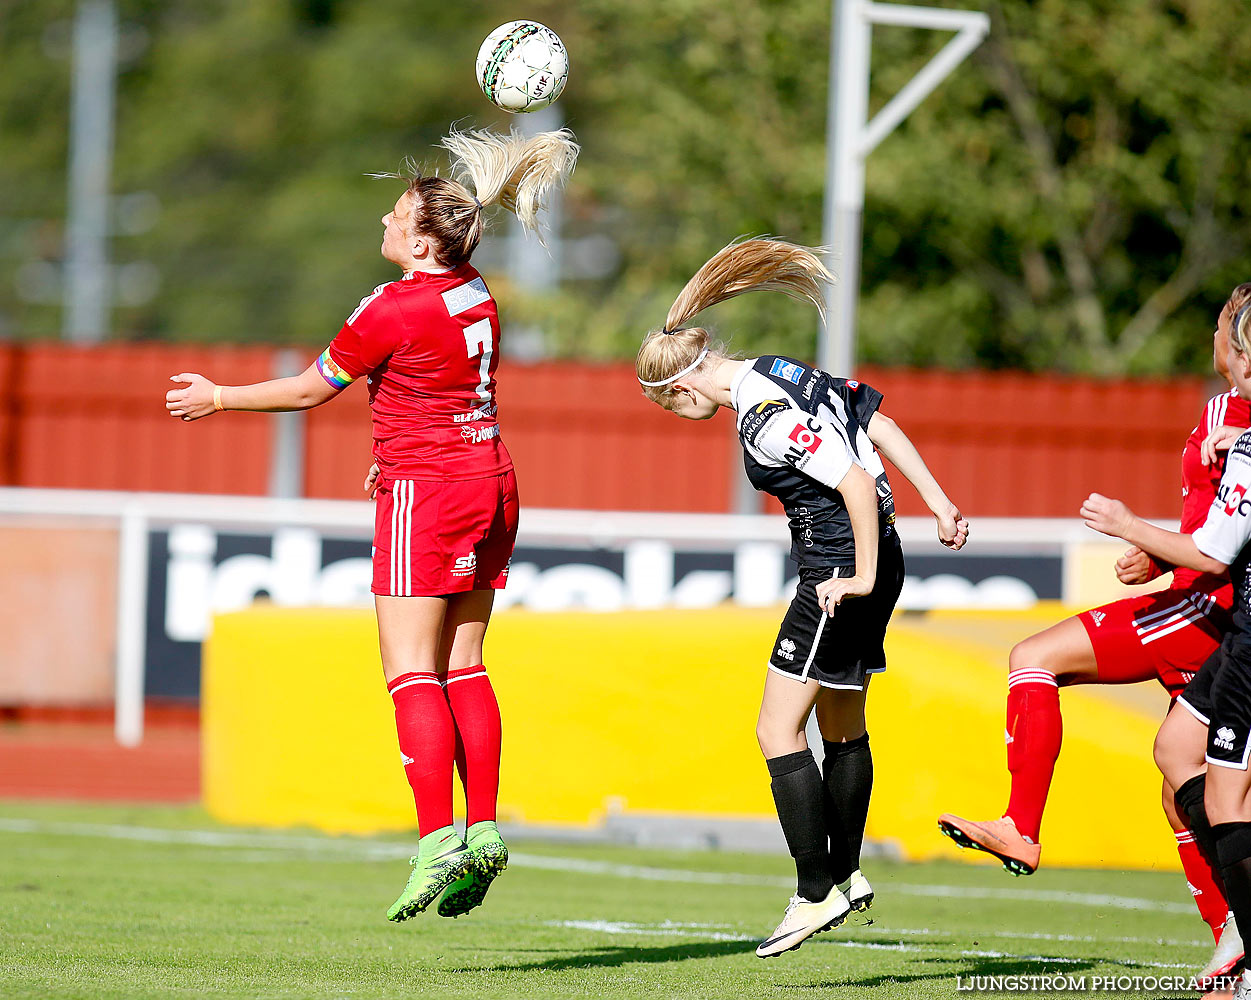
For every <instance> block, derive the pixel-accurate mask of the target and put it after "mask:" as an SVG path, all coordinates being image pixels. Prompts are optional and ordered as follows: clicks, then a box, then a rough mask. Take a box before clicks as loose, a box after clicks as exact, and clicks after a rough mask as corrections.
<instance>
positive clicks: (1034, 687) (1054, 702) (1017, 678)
mask: <svg viewBox="0 0 1251 1000" xmlns="http://www.w3.org/2000/svg"><path fill="white" fill-rule="evenodd" d="M1063 728H1064V727H1063V723H1062V722H1061V720H1060V688H1059V686H1058V685H1057V684H1056V678H1055V675H1054V674H1052V673H1050V672H1049V671H1047V670H1043V669H1041V668H1035V667H1027V668H1024V669H1021V670H1013V671H1012V672H1011V673H1010V674H1009V675H1008V728H1007V741H1008V770H1009V771H1010V772H1011V773H1012V793H1011V795H1010V796H1009V798H1008V811H1007V813H1005V815H1007V816H1009V817H1011V819H1012V821H1013V822H1014V823H1016V828H1017V829H1018V830H1019V831H1020V832H1021V836H1022V837H1026V838H1028V839H1029V840H1031V841H1033V842H1034V843H1037V842H1038V830H1039V827H1041V826H1042V814H1043V807H1044V806H1046V804H1047V792H1048V790H1049V789H1050V788H1051V775H1052V772H1053V771H1055V766H1056V758H1057V757H1059V756H1060V737H1061V734H1062V733H1063Z"/></svg>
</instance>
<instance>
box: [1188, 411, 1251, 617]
mask: <svg viewBox="0 0 1251 1000" xmlns="http://www.w3.org/2000/svg"><path fill="white" fill-rule="evenodd" d="M1222 424H1227V425H1228V426H1230V427H1251V403H1248V402H1247V400H1245V399H1241V398H1240V397H1239V396H1238V391H1237V390H1236V389H1231V390H1230V391H1229V392H1223V393H1221V394H1220V395H1219V396H1213V397H1212V398H1211V399H1209V400H1208V405H1207V406H1205V407H1204V408H1203V416H1202V417H1200V418H1199V424H1198V426H1197V427H1195V429H1194V430H1193V431H1191V432H1190V437H1188V438H1187V439H1186V447H1185V448H1183V449H1182V515H1181V531H1182V533H1183V534H1187V535H1190V534H1194V532H1195V531H1197V530H1198V529H1199V528H1200V527H1202V525H1203V522H1204V521H1206V520H1207V516H1208V508H1209V507H1211V506H1212V501H1213V500H1215V499H1216V488H1217V487H1218V486H1219V485H1220V482H1221V473H1222V472H1223V471H1224V468H1225V463H1224V462H1223V461H1221V462H1218V463H1217V464H1216V465H1213V466H1205V465H1204V464H1203V461H1202V459H1201V457H1200V455H1199V446H1200V445H1202V444H1203V440H1204V438H1206V437H1207V436H1208V435H1209V434H1210V433H1212V431H1214V430H1216V428H1217V427H1220V426H1221V425H1222ZM1172 587H1173V589H1179V588H1185V589H1187V590H1200V591H1203V592H1204V593H1208V594H1211V595H1212V596H1213V597H1215V598H1216V600H1217V603H1219V604H1220V605H1221V607H1224V608H1228V607H1230V606H1231V605H1232V604H1233V590H1232V589H1231V587H1230V583H1229V578H1228V577H1225V576H1212V575H1211V574H1204V573H1199V572H1198V571H1196V570H1193V569H1184V568H1182V567H1180V566H1179V567H1178V568H1177V569H1175V570H1173V583H1172Z"/></svg>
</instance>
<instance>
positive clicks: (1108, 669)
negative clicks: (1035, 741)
mask: <svg viewBox="0 0 1251 1000" xmlns="http://www.w3.org/2000/svg"><path fill="white" fill-rule="evenodd" d="M1077 617H1078V619H1079V620H1080V621H1081V623H1082V624H1083V625H1085V626H1086V634H1087V635H1089V636H1090V644H1091V645H1092V646H1094V648H1095V664H1096V666H1097V667H1098V669H1099V680H1100V682H1101V683H1103V684H1132V683H1134V682H1136V681H1147V680H1151V679H1152V678H1153V677H1154V678H1156V679H1157V680H1159V682H1160V683H1161V684H1163V685H1164V688H1165V690H1167V691H1168V693H1169V697H1170V698H1176V697H1177V695H1178V693H1179V692H1180V691H1181V689H1182V688H1184V687H1185V686H1186V684H1187V683H1188V682H1189V681H1190V679H1191V678H1192V677H1194V675H1195V674H1196V673H1197V672H1198V670H1199V667H1201V666H1202V665H1203V661H1204V660H1206V659H1207V658H1208V657H1209V656H1211V655H1212V652H1213V651H1214V650H1215V649H1216V648H1217V647H1218V646H1220V644H1221V638H1222V636H1223V635H1224V634H1225V633H1226V632H1227V631H1229V629H1230V628H1232V622H1231V620H1230V615H1229V612H1228V611H1227V610H1226V609H1225V608H1223V607H1221V606H1220V605H1219V604H1217V603H1216V600H1215V599H1214V598H1213V597H1212V595H1211V594H1205V593H1202V592H1201V591H1197V590H1160V591H1157V592H1155V593H1153V594H1142V595H1141V596H1138V597H1127V598H1125V599H1124V600H1123V601H1115V602H1113V603H1112V604H1105V605H1103V606H1102V607H1098V608H1092V609H1091V610H1089V611H1083V612H1082V613H1081V614H1080V615H1078V616H1077Z"/></svg>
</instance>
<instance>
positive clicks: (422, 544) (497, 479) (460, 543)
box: [372, 469, 517, 597]
mask: <svg viewBox="0 0 1251 1000" xmlns="http://www.w3.org/2000/svg"><path fill="white" fill-rule="evenodd" d="M376 499H377V507H376V511H375V516H374V579H373V588H372V589H373V592H374V593H375V594H379V595H381V596H383V597H439V596H442V595H444V594H459V593H462V592H464V591H466V590H499V589H501V588H502V587H503V586H504V584H505V583H506V582H507V581H508V562H509V560H510V559H512V556H513V544H514V543H515V542H516V540H517V479H516V477H515V476H514V475H513V472H512V470H511V469H510V470H509V471H507V472H504V473H501V474H500V475H498V476H491V477H489V478H486V479H469V480H465V481H463V482H456V483H441V482H424V481H422V480H413V479H394V480H388V481H387V482H385V483H384V484H383V485H382V486H380V487H379V488H378V493H377V497H376Z"/></svg>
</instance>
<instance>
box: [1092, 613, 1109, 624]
mask: <svg viewBox="0 0 1251 1000" xmlns="http://www.w3.org/2000/svg"><path fill="white" fill-rule="evenodd" d="M1107 617H1108V616H1107V614H1106V613H1105V612H1103V611H1092V612H1091V613H1090V620H1091V621H1092V622H1094V623H1095V628H1098V627H1099V626H1100V625H1102V624H1103V620H1104V619H1105V618H1107Z"/></svg>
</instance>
